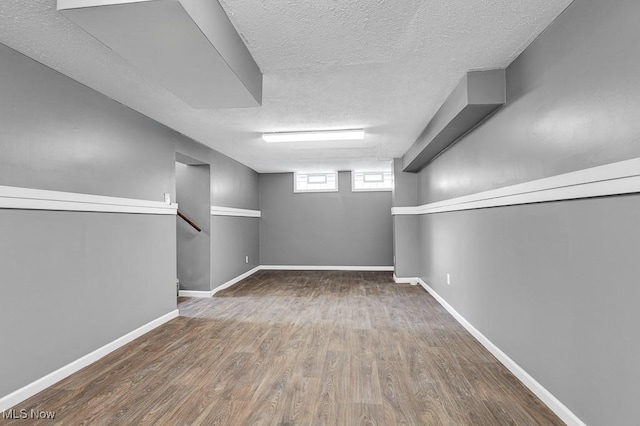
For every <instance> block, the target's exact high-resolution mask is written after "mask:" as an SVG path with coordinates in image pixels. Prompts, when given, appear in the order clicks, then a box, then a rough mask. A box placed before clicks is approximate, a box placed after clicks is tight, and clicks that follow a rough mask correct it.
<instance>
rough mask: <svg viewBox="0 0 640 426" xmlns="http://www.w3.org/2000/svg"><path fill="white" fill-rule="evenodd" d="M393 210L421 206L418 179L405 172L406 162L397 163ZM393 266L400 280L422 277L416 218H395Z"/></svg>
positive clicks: (412, 174)
mask: <svg viewBox="0 0 640 426" xmlns="http://www.w3.org/2000/svg"><path fill="white" fill-rule="evenodd" d="M393 180H394V184H395V185H394V188H393V193H392V197H391V203H392V206H393V207H411V206H415V205H416V203H417V202H418V177H417V175H416V174H415V173H405V172H403V171H402V158H396V159H394V160H393ZM392 220H393V261H394V263H393V266H394V272H395V275H396V277H397V278H415V277H417V276H419V275H420V257H421V255H420V250H421V245H420V239H419V238H418V232H416V230H417V229H418V218H417V217H416V216H405V215H397V216H393V218H392Z"/></svg>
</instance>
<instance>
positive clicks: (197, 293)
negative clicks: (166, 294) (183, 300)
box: [178, 290, 211, 297]
mask: <svg viewBox="0 0 640 426" xmlns="http://www.w3.org/2000/svg"><path fill="white" fill-rule="evenodd" d="M178 296H180V297H211V291H203V290H179V291H178Z"/></svg>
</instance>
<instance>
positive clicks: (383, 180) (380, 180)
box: [351, 172, 393, 191]
mask: <svg viewBox="0 0 640 426" xmlns="http://www.w3.org/2000/svg"><path fill="white" fill-rule="evenodd" d="M351 179H352V184H353V186H352V188H351V189H352V191H391V190H392V189H393V173H391V172H351Z"/></svg>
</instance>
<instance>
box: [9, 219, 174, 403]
mask: <svg viewBox="0 0 640 426" xmlns="http://www.w3.org/2000/svg"><path fill="white" fill-rule="evenodd" d="M0 235H2V238H0V270H1V271H2V280H1V282H0V300H1V301H2V309H0V336H1V338H2V350H0V396H4V395H7V394H9V393H11V392H13V391H14V390H16V389H19V388H21V387H23V386H25V385H27V384H29V383H31V382H33V381H34V380H37V379H39V378H41V377H43V376H45V375H47V374H49V373H51V372H52V371H55V370H57V369H58V368H60V367H62V366H64V365H66V364H68V363H70V362H72V361H75V360H76V359H78V358H80V357H82V356H84V355H86V354H88V353H90V352H92V351H94V350H96V349H98V348H100V347H101V346H103V345H105V344H107V343H109V342H112V341H113V340H115V339H117V338H119V337H121V336H123V335H125V334H127V333H128V332H130V331H132V330H135V329H136V328H138V327H140V326H142V325H144V324H146V323H148V322H149V321H152V320H154V319H156V318H159V317H160V316H162V315H164V314H166V313H168V312H171V311H173V310H174V309H176V287H175V276H176V266H175V264H176V262H175V219H174V217H172V216H156V215H134V214H110V213H82V212H49V211H34V210H2V209H0Z"/></svg>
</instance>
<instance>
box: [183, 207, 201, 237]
mask: <svg viewBox="0 0 640 426" xmlns="http://www.w3.org/2000/svg"><path fill="white" fill-rule="evenodd" d="M178 216H180V218H182V220H184V221H185V222H187V223H188V224H189V225H191V226H192V227H193V229H195V230H196V231H198V232H202V229H200V227H199V226H198V225H196V224H195V222H194V221H192V220H191V219H189V218H188V217H187V216H186V215H185V214H184V213H182V212H181V211H180V210H178Z"/></svg>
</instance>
